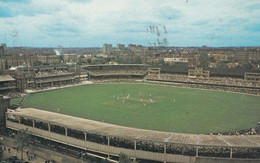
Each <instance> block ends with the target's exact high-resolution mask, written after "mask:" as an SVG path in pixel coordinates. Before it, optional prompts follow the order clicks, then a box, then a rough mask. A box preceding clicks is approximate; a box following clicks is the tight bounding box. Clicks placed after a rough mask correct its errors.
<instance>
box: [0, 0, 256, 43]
mask: <svg viewBox="0 0 260 163" xmlns="http://www.w3.org/2000/svg"><path fill="white" fill-rule="evenodd" d="M0 43H6V44H7V46H9V47H12V46H30V47H57V46H59V45H61V46H63V47H101V46H103V44H104V43H110V44H113V46H114V47H115V46H116V44H117V43H122V44H126V45H127V44H130V43H133V44H141V45H143V46H154V45H155V46H159V45H164V46H203V45H206V46H215V47H225V46H260V0H0Z"/></svg>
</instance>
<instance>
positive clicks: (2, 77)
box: [0, 75, 15, 82]
mask: <svg viewBox="0 0 260 163" xmlns="http://www.w3.org/2000/svg"><path fill="white" fill-rule="evenodd" d="M5 81H15V79H14V78H13V77H11V76H9V75H0V82H5Z"/></svg>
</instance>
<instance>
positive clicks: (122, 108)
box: [23, 83, 260, 134]
mask: <svg viewBox="0 0 260 163" xmlns="http://www.w3.org/2000/svg"><path fill="white" fill-rule="evenodd" d="M23 105H24V107H33V108H38V109H43V110H48V111H53V112H60V113H64V114H69V115H73V116H78V117H82V118H87V119H92V120H98V121H102V122H107V123H111V124H117V125H122V126H129V127H135V128H142V129H152V130H160V131H170V132H180V133H197V134H198V133H212V132H225V131H231V130H241V129H247V128H251V127H254V126H256V125H257V122H259V121H260V97H257V96H251V95H242V94H236V93H227V92H220V91H210V90H198V89H188V88H176V87H171V86H159V85H145V84H119V83H118V84H92V85H84V86H77V87H71V88H64V89H59V90H55V91H48V92H43V93H36V94H31V95H30V96H28V97H27V98H26V100H25V102H24V104H23Z"/></svg>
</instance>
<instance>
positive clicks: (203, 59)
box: [199, 53, 209, 67]
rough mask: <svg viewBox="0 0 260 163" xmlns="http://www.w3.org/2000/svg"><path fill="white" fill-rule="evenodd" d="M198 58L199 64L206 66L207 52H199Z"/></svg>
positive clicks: (207, 60) (207, 63)
mask: <svg viewBox="0 0 260 163" xmlns="http://www.w3.org/2000/svg"><path fill="white" fill-rule="evenodd" d="M199 60H200V66H201V67H208V65H209V57H208V55H207V54H205V53H204V54H201V55H200V56H199Z"/></svg>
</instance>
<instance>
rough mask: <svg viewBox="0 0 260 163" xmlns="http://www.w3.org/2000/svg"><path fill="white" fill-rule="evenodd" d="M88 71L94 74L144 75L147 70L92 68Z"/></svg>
mask: <svg viewBox="0 0 260 163" xmlns="http://www.w3.org/2000/svg"><path fill="white" fill-rule="evenodd" d="M88 73H89V74H92V75H111V74H113V75H144V74H146V73H147V70H91V71H88Z"/></svg>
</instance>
